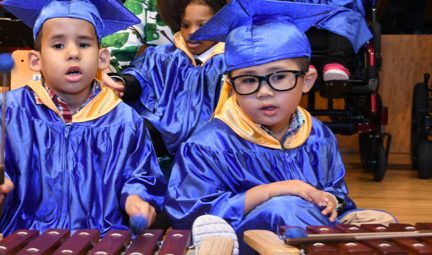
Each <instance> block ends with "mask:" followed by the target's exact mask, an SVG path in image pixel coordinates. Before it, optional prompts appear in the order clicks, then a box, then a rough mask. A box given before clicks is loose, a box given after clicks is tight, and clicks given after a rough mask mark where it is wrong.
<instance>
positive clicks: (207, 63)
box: [112, 0, 226, 175]
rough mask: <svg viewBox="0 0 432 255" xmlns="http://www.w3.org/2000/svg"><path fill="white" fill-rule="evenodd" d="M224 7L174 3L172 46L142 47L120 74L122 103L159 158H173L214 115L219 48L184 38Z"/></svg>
mask: <svg viewBox="0 0 432 255" xmlns="http://www.w3.org/2000/svg"><path fill="white" fill-rule="evenodd" d="M225 3H226V2H225V0H182V1H178V8H179V12H180V13H181V17H180V20H178V21H177V22H178V23H179V24H180V31H179V32H177V33H176V34H175V35H174V43H173V44H167V45H160V46H157V47H148V48H147V49H146V50H145V51H144V53H143V54H142V55H141V56H139V57H137V58H136V59H135V60H134V61H132V63H131V65H130V67H129V68H126V69H125V70H123V71H122V73H121V79H122V80H123V81H124V82H123V81H122V80H120V81H118V82H119V83H125V85H126V86H125V91H124V95H123V97H122V98H123V100H125V102H127V103H129V104H131V105H132V106H133V107H134V108H135V109H136V110H137V111H138V113H139V114H140V115H141V116H143V118H144V119H145V120H146V124H147V125H148V126H149V128H150V131H151V135H152V139H153V141H154V144H155V147H156V150H157V152H158V155H159V156H173V155H174V154H175V152H176V150H177V149H178V146H179V145H180V144H181V143H182V142H183V141H185V140H186V139H187V138H188V137H189V136H190V135H191V134H193V133H194V132H196V131H197V130H198V129H199V128H200V127H202V126H203V125H204V124H206V123H207V122H208V121H209V119H210V117H211V115H212V113H213V111H214V108H215V106H216V104H217V100H218V98H219V92H220V90H221V86H222V82H221V78H222V75H223V73H224V72H225V62H224V58H223V51H224V44H223V43H215V42H212V41H194V40H191V39H190V35H191V34H192V33H193V32H195V31H196V30H197V29H198V28H199V27H201V26H202V25H203V24H205V23H206V22H207V20H209V19H210V18H211V17H212V16H213V15H214V14H215V13H216V12H218V10H219V9H220V8H222V7H223V5H225ZM164 6H165V5H164ZM167 6H168V5H166V6H165V7H167ZM112 77H114V78H116V75H113V76H112ZM118 78H119V77H117V80H118ZM167 175H169V174H167Z"/></svg>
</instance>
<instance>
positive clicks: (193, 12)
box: [180, 3, 215, 55]
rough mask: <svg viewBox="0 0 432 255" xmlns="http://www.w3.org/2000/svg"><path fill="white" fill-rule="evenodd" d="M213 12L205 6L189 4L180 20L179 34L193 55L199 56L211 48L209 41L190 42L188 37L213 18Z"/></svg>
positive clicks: (211, 43)
mask: <svg viewBox="0 0 432 255" xmlns="http://www.w3.org/2000/svg"><path fill="white" fill-rule="evenodd" d="M213 15H214V13H213V10H212V9H211V8H210V7H209V6H207V5H202V4H197V3H190V4H189V5H188V6H187V7H186V9H185V12H184V15H183V17H182V20H181V26H180V33H181V35H182V37H183V38H184V39H185V41H186V46H187V48H188V49H189V51H190V52H191V53H192V54H194V55H199V54H201V53H203V52H204V51H206V50H207V49H208V48H210V47H211V46H213V45H214V44H215V42H211V41H190V40H189V36H190V35H191V34H193V33H194V32H195V31H196V30H198V28H200V27H201V26H202V25H204V24H205V23H206V22H207V21H208V20H209V19H211V18H212V17H213Z"/></svg>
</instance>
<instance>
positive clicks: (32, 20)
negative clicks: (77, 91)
mask: <svg viewBox="0 0 432 255" xmlns="http://www.w3.org/2000/svg"><path fill="white" fill-rule="evenodd" d="M0 4H1V5H3V7H4V8H5V9H7V10H8V11H9V12H11V13H12V14H14V15H15V16H16V17H18V18H19V19H21V20H22V21H23V22H24V23H25V24H26V25H28V26H29V27H31V28H33V37H34V38H36V36H37V34H38V33H39V31H40V29H41V28H42V25H43V23H44V22H45V21H46V20H48V19H52V18H76V19H83V20H86V21H88V22H90V23H91V24H93V26H94V27H95V31H96V34H97V36H98V38H99V39H101V38H102V37H104V36H106V35H109V34H112V33H114V32H117V31H119V30H122V29H125V28H127V27H129V26H132V25H135V24H137V23H139V22H140V20H139V19H138V18H137V17H136V16H135V15H134V14H133V13H131V12H130V11H129V10H127V9H126V8H125V7H124V6H123V5H122V4H121V3H120V2H119V1H118V0H31V1H23V0H4V1H3V2H1V3H0Z"/></svg>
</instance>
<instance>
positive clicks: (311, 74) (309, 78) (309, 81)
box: [303, 68, 318, 93]
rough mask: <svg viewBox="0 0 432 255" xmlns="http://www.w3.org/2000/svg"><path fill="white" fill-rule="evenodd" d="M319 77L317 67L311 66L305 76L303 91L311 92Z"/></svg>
mask: <svg viewBox="0 0 432 255" xmlns="http://www.w3.org/2000/svg"><path fill="white" fill-rule="evenodd" d="M317 77H318V72H317V70H316V69H315V68H313V69H312V68H310V69H309V71H308V72H307V73H306V74H305V76H304V77H303V93H307V92H309V90H311V88H312V87H313V85H314V84H315V81H316V79H317Z"/></svg>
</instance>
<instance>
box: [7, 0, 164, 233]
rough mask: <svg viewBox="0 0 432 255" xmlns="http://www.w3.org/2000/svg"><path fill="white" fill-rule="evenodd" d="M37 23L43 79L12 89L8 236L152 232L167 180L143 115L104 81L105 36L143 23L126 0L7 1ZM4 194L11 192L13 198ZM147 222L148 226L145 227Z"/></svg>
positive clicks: (37, 67) (33, 57)
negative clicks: (134, 225) (135, 225)
mask: <svg viewBox="0 0 432 255" xmlns="http://www.w3.org/2000/svg"><path fill="white" fill-rule="evenodd" d="M2 5H3V6H4V7H5V8H6V9H8V10H9V11H11V12H12V13H13V14H14V15H16V16H17V17H19V18H20V19H21V20H23V21H24V22H25V23H26V24H27V25H29V26H30V27H32V28H33V35H34V38H35V50H32V51H30V53H29V67H30V68H31V69H32V70H33V71H37V72H41V74H42V80H41V81H37V82H36V81H29V82H28V83H27V84H26V86H24V87H22V88H19V89H16V90H13V91H11V92H8V95H7V104H6V105H1V107H2V108H3V109H4V110H5V111H6V119H5V122H4V123H6V129H7V134H6V142H5V169H6V181H5V184H3V185H1V187H0V190H1V192H0V194H1V195H2V197H1V200H2V202H3V213H2V215H1V217H0V232H2V233H3V234H4V235H8V234H10V233H12V232H13V231H15V230H17V229H35V230H39V231H41V232H42V231H45V230H46V229H49V228H66V229H70V230H76V229H83V228H91V229H98V230H100V231H101V234H102V235H104V234H105V233H106V232H107V231H108V230H109V229H111V228H127V225H128V218H129V217H140V219H144V220H142V221H141V223H143V226H141V227H143V228H145V227H148V226H149V225H151V224H152V222H153V221H154V219H155V217H156V212H160V211H161V208H162V204H163V200H164V194H165V190H166V181H165V179H164V177H163V175H162V172H161V170H160V168H159V166H158V164H157V158H156V155H155V153H154V149H153V147H152V144H151V140H150V138H149V135H148V133H147V130H146V128H145V126H144V121H143V120H142V118H141V117H140V116H139V115H138V114H137V113H136V112H135V111H134V110H133V109H132V108H131V107H129V106H127V105H126V104H125V103H123V102H122V101H121V100H120V98H118V97H117V95H116V94H115V92H114V91H112V90H111V89H109V88H107V87H105V86H103V85H101V83H100V79H99V80H98V79H97V77H101V76H100V74H101V71H102V70H103V69H105V68H106V67H107V66H108V65H109V52H108V50H107V49H104V48H100V47H99V42H100V39H101V38H102V37H103V36H105V35H107V34H111V33H113V32H115V31H117V30H120V29H124V28H126V27H128V26H130V25H133V24H135V23H137V22H139V20H138V19H137V18H136V17H135V16H134V15H133V14H132V13H130V12H129V11H127V10H126V9H124V7H123V6H122V5H121V3H119V2H118V1H117V0H103V1H102V0H92V1H90V0H49V1H40V0H36V1H22V0H5V1H3V2H2ZM4 195H6V196H5V197H4ZM145 222H147V224H144V223H145Z"/></svg>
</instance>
